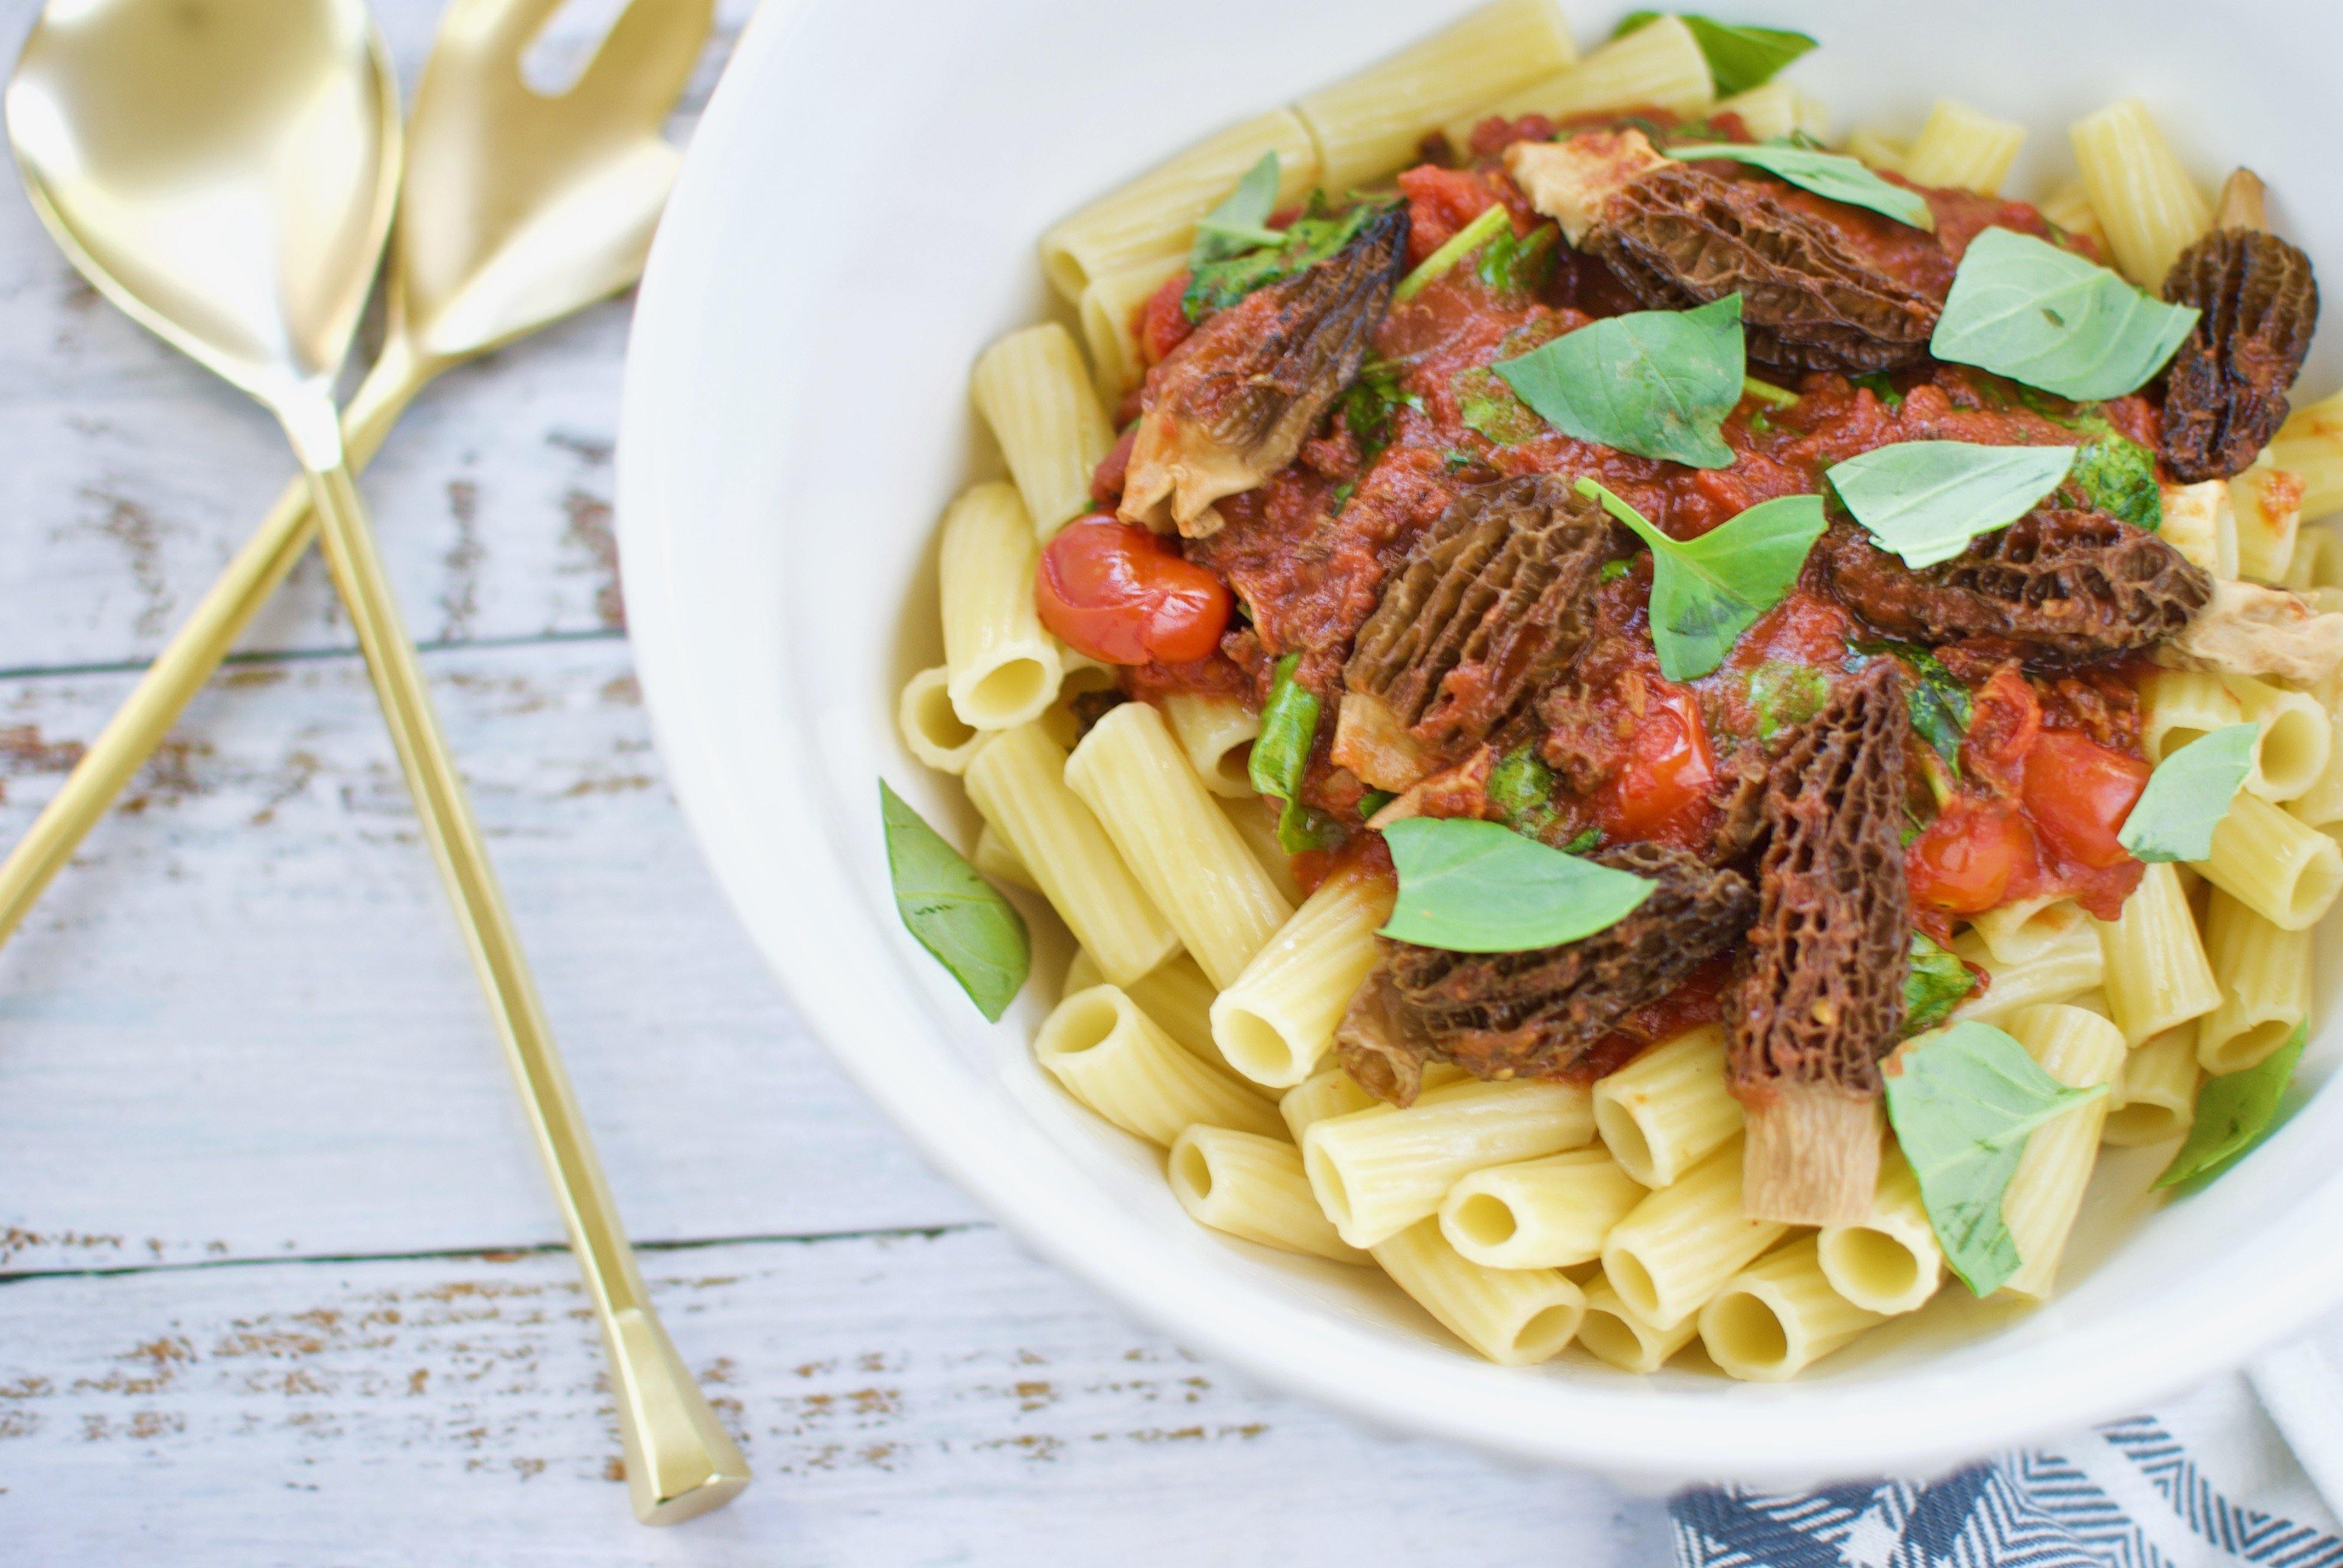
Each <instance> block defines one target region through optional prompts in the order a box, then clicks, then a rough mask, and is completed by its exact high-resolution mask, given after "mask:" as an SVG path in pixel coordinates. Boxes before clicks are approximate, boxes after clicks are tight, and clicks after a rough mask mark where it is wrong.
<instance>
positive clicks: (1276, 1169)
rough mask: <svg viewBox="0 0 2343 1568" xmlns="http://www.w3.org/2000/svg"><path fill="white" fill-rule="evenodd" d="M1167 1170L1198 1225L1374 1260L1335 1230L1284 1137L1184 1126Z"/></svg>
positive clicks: (1268, 1243)
mask: <svg viewBox="0 0 2343 1568" xmlns="http://www.w3.org/2000/svg"><path fill="white" fill-rule="evenodd" d="M1169 1169H1170V1172H1171V1179H1172V1196H1173V1197H1175V1198H1177V1199H1179V1201H1180V1207H1182V1209H1185V1210H1186V1211H1188V1217H1189V1218H1190V1219H1192V1220H1193V1221H1196V1223H1198V1224H1199V1225H1208V1226H1210V1227H1211V1228H1212V1229H1213V1230H1215V1231H1227V1232H1228V1233H1229V1234H1230V1235H1232V1236H1240V1237H1242V1238H1243V1239H1244V1240H1245V1241H1258V1242H1260V1243H1261V1244H1262V1246H1264V1247H1275V1248H1278V1249H1279V1250H1281V1251H1287V1252H1304V1253H1308V1254H1310V1255H1312V1256H1313V1257H1320V1258H1331V1259H1332V1260H1333V1261H1335V1262H1338V1263H1365V1262H1370V1261H1373V1260H1372V1259H1370V1258H1369V1257H1368V1256H1367V1254H1366V1253H1364V1252H1362V1251H1359V1250H1358V1249H1357V1248H1356V1247H1353V1246H1352V1245H1350V1244H1349V1243H1348V1242H1346V1241H1343V1240H1342V1237H1340V1236H1338V1235H1336V1234H1335V1233H1334V1227H1333V1226H1332V1225H1331V1224H1329V1223H1328V1222H1327V1220H1326V1216H1325V1214H1324V1213H1323V1212H1322V1211H1321V1210H1320V1209H1319V1207H1318V1200H1317V1199H1315V1198H1313V1197H1312V1196H1311V1195H1310V1180H1309V1178H1308V1177H1306V1176H1304V1175H1302V1154H1301V1151H1299V1150H1297V1149H1295V1148H1294V1147H1293V1145H1292V1144H1291V1143H1288V1142H1287V1141H1285V1140H1284V1139H1282V1138H1264V1137H1262V1135H1260V1134H1259V1133H1256V1132H1236V1131H1231V1130H1230V1129H1228V1128H1225V1127H1205V1126H1202V1125H1198V1126H1193V1127H1190V1128H1188V1129H1187V1130H1186V1131H1182V1133H1181V1134H1180V1136H1179V1137H1177V1138H1175V1139H1173V1140H1172V1160H1171V1164H1170V1167H1169Z"/></svg>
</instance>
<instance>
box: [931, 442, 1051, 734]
mask: <svg viewBox="0 0 2343 1568" xmlns="http://www.w3.org/2000/svg"><path fill="white" fill-rule="evenodd" d="M1040 559H1041V547H1040V546H1039V545H1038V544H1036V543H1035V542H1034V539H1033V525H1032V524H1031V522H1030V521H1029V520H1028V519H1027V517H1026V513H1025V503H1024V502H1023V501H1021V500H1020V499H1019V498H1018V496H1017V490H1016V488H1015V487H1013V486H1011V485H1004V484H1001V483H999V482H998V481H996V482H994V483H991V484H987V485H978V486H976V487H973V488H971V489H970V490H967V491H965V492H964V493H962V495H961V496H960V499H958V500H956V501H954V502H953V503H952V504H951V509H950V511H948V512H946V513H945V514H944V528H943V548H942V555H941V559H940V578H941V584H942V590H943V593H942V597H943V621H944V666H945V668H946V669H947V670H949V671H950V674H949V675H948V676H947V677H946V679H945V689H946V690H948V691H949V692H950V694H951V704H952V709H953V711H955V712H957V713H958V714H959V715H960V719H961V721H962V722H963V723H966V724H968V725H970V726H971V727H973V728H975V729H1011V728H1013V727H1015V726H1017V725H1020V724H1023V723H1026V722H1028V721H1029V720H1031V719H1038V718H1040V717H1041V711H1042V709H1046V708H1048V707H1049V706H1050V703H1051V699H1054V698H1055V697H1056V696H1057V695H1058V681H1059V678H1060V677H1061V674H1062V673H1063V667H1062V665H1061V663H1060V661H1059V657H1058V644H1057V639H1056V638H1052V637H1051V635H1050V634H1049V633H1048V632H1046V631H1043V630H1042V629H1041V615H1040V614H1039V613H1038V612H1037V611H1036V610H1035V609H1034V608H1033V568H1034V567H1035V565H1036V564H1037V563H1038V562H1039V561H1040Z"/></svg>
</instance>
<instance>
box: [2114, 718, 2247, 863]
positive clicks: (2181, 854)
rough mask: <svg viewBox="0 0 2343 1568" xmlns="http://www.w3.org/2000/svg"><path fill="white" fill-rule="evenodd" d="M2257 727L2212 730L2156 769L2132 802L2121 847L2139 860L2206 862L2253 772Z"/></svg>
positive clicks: (2118, 838)
mask: <svg viewBox="0 0 2343 1568" xmlns="http://www.w3.org/2000/svg"><path fill="white" fill-rule="evenodd" d="M2261 733H2262V731H2261V726H2260V725H2258V724H2253V723H2246V724H2225V725H2223V726H2222V727H2221V728H2220V729H2212V730H2207V732H2206V733H2204V734H2202V735H2200V736H2198V737H2197V739H2194V740H2191V741H2190V742H2188V744H2187V745H2186V746H2183V747H2181V748H2180V749H2178V750H2177V751H2175V752H2173V753H2172V754H2171V755H2170V756H2168V757H2167V758H2165V759H2164V760H2163V761H2161V762H2159V763H2157V765H2156V771H2155V772H2153V773H2151V774H2149V775H2148V776H2147V789H2143V790H2141V791H2140V796H2139V799H2137V801H2135V802H2133V804H2132V809H2131V815H2130V816H2128V817H2126V818H2125V819H2124V825H2123V828H2122V829H2121V830H2120V831H2119V832H2117V834H2116V842H2117V843H2118V844H2121V845H2122V846H2123V847H2124V848H2125V849H2128V850H2130V851H2131V854H2132V857H2133V859H2140V860H2202V859H2206V858H2207V856H2209V855H2211V854H2212V852H2213V829H2216V828H2217V827H2219V826H2220V825H2221V819H2222V818H2224V817H2226V816H2227V815H2228V814H2229V803H2230V802H2231V801H2232V800H2235V799H2237V789H2238V787H2239V786H2241V785H2243V784H2244V783H2245V781H2246V775H2247V774H2248V773H2250V772H2252V771H2253V770H2254V745H2255V743H2256V742H2257V741H2258V740H2259V739H2261Z"/></svg>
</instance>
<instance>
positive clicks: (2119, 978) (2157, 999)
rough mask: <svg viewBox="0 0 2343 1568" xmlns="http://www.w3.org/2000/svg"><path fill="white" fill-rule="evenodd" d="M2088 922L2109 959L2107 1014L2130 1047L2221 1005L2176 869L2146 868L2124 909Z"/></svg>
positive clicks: (2161, 864)
mask: <svg viewBox="0 0 2343 1568" xmlns="http://www.w3.org/2000/svg"><path fill="white" fill-rule="evenodd" d="M2091 925H2092V927H2093V929H2095V930H2097V933H2098V940H2099V950H2100V952H2101V953H2102V954H2103V955H2104V957H2105V960H2106V967H2105V976H2106V979H2105V984H2106V986H2107V1016H2108V1017H2110V1018H2112V1019H2113V1020H2115V1022H2116V1027H2117V1029H2119V1030H2122V1031H2123V1037H2124V1040H2126V1042H2127V1043H2128V1044H2132V1045H2137V1044H2139V1043H2141V1042H2142V1041H2144V1040H2147V1039H2148V1038H2150V1037H2151V1036H2154V1035H2158V1034H2162V1033H2163V1032H2164V1031H2165V1030H2167V1029H2175V1028H2177V1027H2178V1026H2179V1025H2181V1024H2184V1023H2186V1022H2187V1021H2188V1020H2190V1019H2192V1018H2201V1017H2203V1016H2204V1015H2205V1014H2207V1013H2208V1012H2211V1011H2212V1010H2213V1009H2214V1008H2215V1007H2217V1006H2218V1005H2219V1003H2220V1000H2221V988H2220V987H2219V985H2218V984H2217V983H2216V982H2215V980H2214V977H2213V966H2212V964H2211V963H2209V962H2208V961H2207V960H2206V957H2205V944H2204V941H2203V940H2202V939H2200V938H2199V937H2198V935H2197V917H2196V916H2195V915H2193V914H2191V913H2190V912H2189V909H2188V898H2187V894H2186V893H2184V892H2182V891H2181V889H2180V873H2179V871H2178V869H2177V868H2176V867H2174V866H2172V865H2170V864H2169V863H2165V862H2158V863H2157V864H2153V865H2150V866H2149V867H2148V868H2147V874H2146V875H2144V876H2142V877H2141V878H2140V879H2139V886H2138V887H2137V888H2135V889H2134V890H2132V895H2131V897H2130V898H2128V899H2126V900H2124V907H2123V910H2122V912H2121V913H2120V914H2118V915H2117V917H2116V919H2115V920H2112V921H2105V920H2093V921H2091ZM2040 1000H2051V999H2048V998H2043V999H2040Z"/></svg>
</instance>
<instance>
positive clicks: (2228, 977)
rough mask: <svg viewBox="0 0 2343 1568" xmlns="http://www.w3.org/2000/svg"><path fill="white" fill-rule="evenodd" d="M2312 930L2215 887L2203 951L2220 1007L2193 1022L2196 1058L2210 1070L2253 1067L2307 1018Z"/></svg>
mask: <svg viewBox="0 0 2343 1568" xmlns="http://www.w3.org/2000/svg"><path fill="white" fill-rule="evenodd" d="M2311 941H2312V938H2311V933H2310V932H2309V931H2308V930H2293V931H2289V930H2282V929H2281V928H2279V927H2278V926H2275V925H2272V924H2271V923H2270V922H2269V921H2268V920H2264V919H2263V918H2262V917H2261V916H2260V915H2258V914H2257V913H2255V912H2254V911H2253V910H2250V909H2248V908H2247V907H2246V906H2245V905H2244V904H2241V903H2239V902H2238V901H2237V900H2235V899H2233V898H2231V897H2229V895H2228V894H2227V893H2225V892H2223V891H2221V890H2219V889H2217V888H2216V889H2215V890H2213V900H2212V903H2211V904H2210V906H2209V907H2208V908H2207V910H2206V912H2205V949H2206V955H2207V958H2209V959H2210V960H2212V966H2213V974H2214V976H2215V978H2216V979H2217V980H2218V981H2219V982H2220V997H2221V1000H2220V1005H2219V1006H2217V1007H2216V1008H2214V1009H2213V1010H2212V1011H2210V1012H2208V1013H2207V1014H2206V1015H2205V1016H2204V1018H2202V1019H2201V1020H2198V1022H2197V1062H2198V1064H2199V1065H2200V1066H2202V1067H2203V1068H2204V1069H2205V1070H2206V1071H2207V1072H2209V1073H2212V1074H2214V1075H2215V1076H2219V1075H2221V1074H2223V1073H2230V1072H2243V1071H2244V1070H2246V1069H2247V1068H2249V1067H2255V1066H2258V1065H2259V1064H2260V1063H2261V1062H2262V1061H2263V1060H2265V1059H2267V1058H2268V1056H2270V1055H2271V1054H2272V1053H2273V1052H2275V1051H2276V1050H2278V1047H2280V1046H2282V1045H2284V1044H2285V1043H2286V1042H2287V1040H2288V1038H2289V1037H2291V1036H2292V1035H2293V1033H2294V1031H2295V1030H2296V1029H2297V1028H2298V1027H2299V1026H2300V1025H2302V1024H2303V1023H2304V1022H2306V1021H2307V1020H2308V1019H2309V1017H2310V964H2311Z"/></svg>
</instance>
